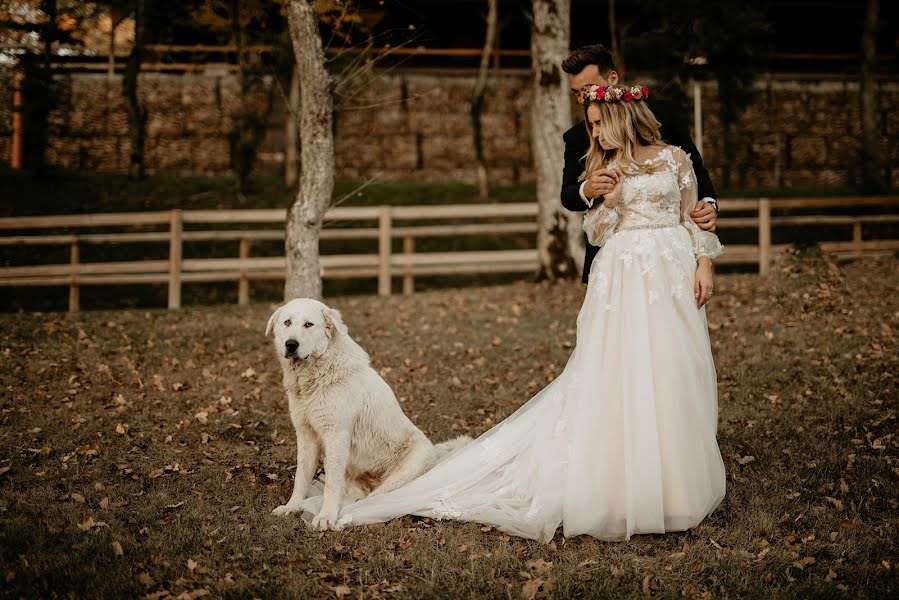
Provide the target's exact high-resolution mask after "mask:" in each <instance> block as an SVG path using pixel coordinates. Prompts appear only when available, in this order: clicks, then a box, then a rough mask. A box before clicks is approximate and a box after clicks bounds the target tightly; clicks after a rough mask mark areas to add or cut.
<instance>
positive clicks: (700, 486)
mask: <svg viewBox="0 0 899 600" xmlns="http://www.w3.org/2000/svg"><path fill="white" fill-rule="evenodd" d="M694 272H695V258H694V256H693V253H692V245H691V241H690V237H689V234H688V232H687V231H686V229H684V228H683V227H681V226H675V227H667V228H657V229H637V230H625V231H619V232H618V233H616V234H615V235H613V236H612V237H611V239H610V240H609V241H608V242H607V243H606V245H605V246H603V248H602V249H601V250H600V252H599V253H598V254H597V256H596V258H595V260H594V262H593V267H592V269H591V274H590V282H589V284H588V286H587V293H586V296H585V299H584V303H583V306H582V307H581V310H580V313H579V314H578V317H577V345H576V347H575V349H574V351H573V353H572V355H571V356H570V358H569V360H568V362H567V364H566V366H565V369H564V370H563V371H562V373H560V374H559V376H558V377H557V378H556V379H554V380H553V381H552V382H551V383H550V384H549V385H547V386H546V387H545V388H544V389H543V390H541V391H540V392H538V393H537V394H536V395H535V396H534V397H532V398H531V399H530V400H528V401H527V402H526V403H525V404H523V405H522V406H521V407H520V408H519V409H518V410H517V411H516V412H514V413H513V414H512V415H510V416H509V417H508V418H506V419H505V420H503V421H502V422H500V423H499V424H497V425H496V426H495V427H493V428H492V429H490V430H489V431H487V432H485V433H484V434H482V435H481V436H480V437H478V438H477V439H476V440H474V441H473V442H472V443H470V444H469V445H467V446H465V447H463V448H460V449H458V450H456V451H455V452H454V453H452V454H450V455H449V456H447V457H446V458H444V459H443V460H442V461H441V462H440V463H438V464H437V465H436V466H435V467H434V468H433V469H431V470H430V471H429V472H427V473H425V474H424V475H422V476H420V477H419V478H417V479H416V480H414V481H412V482H410V483H408V484H406V485H405V486H403V487H402V488H399V489H397V490H394V491H393V492H390V493H387V494H384V495H382V496H373V497H369V498H364V499H362V500H360V501H357V502H354V503H350V504H346V505H345V506H343V507H342V508H341V512H340V519H339V521H338V527H345V526H349V525H362V524H367V523H375V522H383V521H387V520H390V519H393V518H395V517H399V516H402V515H406V514H414V515H421V516H428V517H432V518H436V519H455V520H461V521H475V522H478V523H485V524H490V525H493V526H495V527H496V528H497V529H499V530H502V531H504V532H507V533H509V534H513V535H517V536H521V537H525V538H531V539H539V540H543V541H549V540H551V539H552V538H553V536H554V534H555V532H556V529H557V528H558V527H559V526H560V525H561V526H562V528H563V529H562V531H563V534H564V535H565V536H566V537H571V536H576V535H580V534H588V535H591V536H594V537H596V538H599V539H603V540H627V539H629V538H630V536H631V535H633V534H638V533H663V532H666V531H682V530H686V529H689V528H690V527H693V526H695V525H697V524H698V523H699V522H701V521H702V520H703V519H704V518H705V517H706V516H707V515H708V514H709V513H711V512H712V511H713V510H714V509H715V508H716V507H717V506H718V505H719V504H720V502H721V500H722V499H723V498H724V493H725V473H724V463H723V461H722V459H721V453H720V451H719V449H718V444H717V441H716V433H717V419H718V407H717V384H716V374H715V365H714V362H713V360H712V354H711V347H710V343H709V336H708V328H707V324H706V317H705V308H702V309H699V310H697V308H696V301H695V299H694V297H693V277H694ZM326 476H327V474H326ZM311 494H312V495H311V496H310V497H309V498H307V499H306V500H305V502H304V505H303V508H304V511H305V512H304V515H303V518H304V519H306V520H307V521H308V520H311V518H312V516H314V514H316V513H317V512H318V510H319V508H320V507H321V502H322V498H321V485H316V486H315V488H314V489H313V491H312V492H311Z"/></svg>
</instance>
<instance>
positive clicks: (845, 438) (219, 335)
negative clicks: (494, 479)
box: [0, 254, 899, 598]
mask: <svg viewBox="0 0 899 600" xmlns="http://www.w3.org/2000/svg"><path fill="white" fill-rule="evenodd" d="M583 293H584V288H583V286H581V285H580V284H577V283H558V284H554V285H548V284H546V285H544V284H541V285H532V284H522V283H519V284H513V285H506V286H495V287H477V288H469V289H466V290H452V291H433V292H427V293H422V294H417V295H415V296H412V297H402V296H395V297H391V298H386V299H385V298H379V297H374V296H370V297H351V296H344V297H340V298H332V299H330V300H329V303H331V304H332V305H334V306H336V307H337V308H339V309H341V310H342V312H343V314H344V317H345V320H346V321H347V323H348V325H349V328H350V333H351V334H352V335H353V336H354V337H355V338H356V339H357V340H358V341H359V342H360V343H361V345H362V346H363V347H364V348H366V349H367V350H368V351H369V353H370V354H371V356H372V358H373V363H374V365H375V367H376V368H377V369H378V370H379V371H380V372H381V373H382V374H383V376H384V377H385V379H386V380H387V381H388V382H389V383H390V384H391V386H392V387H393V388H394V391H395V392H396V394H397V396H398V397H399V399H400V401H401V403H402V407H403V409H404V411H405V412H406V414H407V415H408V416H409V417H410V418H411V419H412V420H413V421H414V422H415V423H416V424H417V425H418V426H419V427H421V428H422V429H423V430H424V431H425V432H426V433H427V434H428V435H429V436H430V437H431V438H432V439H433V440H435V441H441V440H444V439H446V438H449V437H451V436H454V435H457V434H459V433H462V432H467V433H469V434H472V435H477V434H479V433H481V432H483V431H485V430H487V429H488V428H489V427H490V426H491V425H492V424H494V423H496V422H498V421H499V420H501V419H503V418H504V417H505V416H507V415H509V414H510V413H511V412H512V411H514V410H515V408H517V407H518V406H520V405H521V404H522V403H523V402H524V401H526V400H527V399H528V398H530V397H531V396H532V395H533V394H534V393H535V392H536V391H537V390H539V389H540V388H542V387H543V386H544V385H546V383H547V382H548V381H549V380H551V378H553V377H554V376H556V375H557V374H558V373H559V372H560V371H561V369H562V368H563V366H564V364H565V362H566V360H567V358H568V356H569V354H570V353H571V345H572V344H573V343H574V341H575V329H574V328H575V318H576V315H577V312H578V310H579V308H580V305H581V302H582V299H583ZM271 308H272V307H271V305H269V304H268V303H256V304H254V305H252V306H250V307H248V308H245V309H240V308H238V307H236V306H231V305H228V306H218V307H191V308H189V309H186V310H182V311H178V312H167V311H163V310H134V311H92V312H85V313H81V314H74V315H69V314H65V313H45V314H23V315H0V343H2V347H0V352H2V355H3V359H2V361H0V383H2V386H3V390H4V394H3V395H2V397H0V419H2V420H0V423H2V427H0V448H2V455H0V569H2V571H0V575H2V577H0V591H2V594H3V595H4V596H9V597H55V596H67V597H68V596H71V597H115V598H121V597H136V596H143V595H146V596H147V597H150V598H167V597H176V596H178V597H185V598H197V597H201V596H202V595H204V594H207V593H208V594H209V595H210V597H222V598H250V597H254V596H255V597H261V598H266V597H291V598H308V597H316V598H343V597H347V598H374V597H397V598H460V597H468V598H481V597H512V598H515V597H554V598H575V597H637V596H645V595H652V596H655V595H657V596H662V597H670V598H674V597H697V598H709V597H730V598H772V597H791V598H806V597H815V598H886V597H895V595H896V593H897V590H899V581H897V571H896V566H897V565H896V563H897V560H899V552H897V545H896V544H897V540H899V527H897V520H896V515H897V511H899V505H897V497H899V438H897V436H896V433H897V423H896V413H897V408H899V407H897V404H899V399H897V392H896V390H897V375H899V361H897V357H896V352H895V349H896V335H897V331H899V262H897V261H896V260H895V259H884V260H879V261H876V260H866V261H860V262H857V263H851V264H848V265H845V266H843V267H841V266H838V265H836V264H834V263H832V262H831V261H829V260H828V259H827V258H826V257H821V256H816V255H810V256H805V257H797V256H794V255H792V254H790V255H785V256H784V257H781V259H780V262H779V264H778V266H777V268H776V269H774V272H773V273H772V275H770V276H768V277H766V278H759V277H758V276H756V275H739V274H730V275H721V276H719V281H718V284H717V286H716V295H715V297H714V301H713V304H712V306H711V307H710V310H709V321H710V329H711V337H712V342H713V347H714V355H715V360H716V366H717V370H718V377H719V385H720V388H719V403H720V415H719V417H720V418H719V444H720V447H721V450H722V454H723V456H724V461H725V466H726V469H727V473H728V479H727V485H728V489H727V496H726V498H725V500H724V502H723V504H722V505H721V506H720V508H719V509H718V510H716V511H715V512H714V513H713V514H712V515H711V516H710V517H709V518H707V519H706V520H705V521H704V522H703V523H702V524H701V525H700V526H699V527H697V528H695V529H693V530H690V531H688V532H675V533H670V534H667V535H638V536H634V537H633V538H632V539H631V540H630V541H629V542H627V543H608V542H600V541H597V540H594V539H591V538H589V537H583V536H582V537H577V538H572V539H565V538H563V537H561V535H560V534H557V536H556V538H555V539H554V541H553V542H552V543H551V544H548V545H546V544H541V543H539V542H534V541H528V540H522V539H518V538H515V537H510V536H506V535H504V534H502V533H500V532H497V531H495V530H491V529H489V528H482V527H480V526H479V525H477V524H471V523H458V522H433V521H429V520H413V519H412V518H410V517H405V518H401V519H397V520H394V521H392V522H390V523H387V524H386V525H380V526H370V527H364V528H354V529H348V530H344V531H341V532H327V533H324V534H320V533H313V532H311V531H309V530H307V529H306V527H305V525H304V524H303V523H302V521H300V520H299V519H296V518H293V519H282V518H277V517H273V516H271V515H270V514H269V513H270V511H271V509H272V508H274V507H275V506H277V505H279V504H281V503H282V502H284V501H285V500H286V499H287V497H288V496H289V494H290V490H291V485H292V476H293V466H294V458H295V447H294V444H295V442H294V438H293V430H292V427H291V424H290V421H289V419H288V415H287V406H286V401H285V398H284V396H283V394H282V391H281V383H280V371H279V369H278V366H277V362H276V360H275V359H274V356H273V350H272V348H271V346H270V340H267V339H265V338H264V337H263V334H262V331H263V329H264V326H265V323H266V320H267V318H268V316H269V314H270V311H271ZM182 594H187V595H186V596H184V595H182Z"/></svg>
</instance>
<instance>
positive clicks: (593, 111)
mask: <svg viewBox="0 0 899 600" xmlns="http://www.w3.org/2000/svg"><path fill="white" fill-rule="evenodd" d="M600 121H601V115H600V112H599V107H598V106H596V105H595V104H591V105H590V106H588V107H587V125H588V126H589V128H590V137H592V138H593V139H594V140H596V143H597V144H599V147H600V148H602V149H603V150H611V149H612V147H611V146H610V145H609V143H608V141H607V140H606V139H605V138H604V137H603V135H602V123H601V122H600Z"/></svg>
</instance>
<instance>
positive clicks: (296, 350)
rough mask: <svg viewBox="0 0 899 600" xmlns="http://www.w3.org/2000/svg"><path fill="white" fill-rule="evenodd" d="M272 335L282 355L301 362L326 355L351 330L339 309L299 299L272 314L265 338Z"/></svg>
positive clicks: (311, 300)
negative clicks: (334, 341) (339, 337)
mask: <svg viewBox="0 0 899 600" xmlns="http://www.w3.org/2000/svg"><path fill="white" fill-rule="evenodd" d="M272 332H274V334H275V350H276V351H277V352H278V355H279V356H283V357H284V358H286V359H288V360H295V361H298V360H308V359H315V358H319V357H320V356H322V355H323V354H324V353H325V352H327V351H328V346H329V345H330V344H331V342H332V341H333V340H334V339H335V338H336V337H337V336H339V335H346V333H347V328H346V325H344V324H343V319H342V318H341V317H340V312H339V311H338V310H336V309H333V308H329V307H328V306H326V305H324V304H322V303H321V302H319V301H318V300H314V299H312V298H297V299H295V300H291V301H290V302H288V303H287V304H285V305H284V306H281V307H280V308H278V309H276V310H275V312H274V313H272V316H271V317H270V318H269V320H268V325H266V327H265V335H269V334H271V333H272Z"/></svg>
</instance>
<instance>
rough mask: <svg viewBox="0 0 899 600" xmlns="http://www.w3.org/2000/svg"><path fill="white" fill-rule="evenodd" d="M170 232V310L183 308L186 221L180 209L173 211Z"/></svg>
mask: <svg viewBox="0 0 899 600" xmlns="http://www.w3.org/2000/svg"><path fill="white" fill-rule="evenodd" d="M170 223H171V225H170V231H169V235H170V237H169V308H181V234H182V233H183V231H184V219H183V216H182V215H181V210H180V209H177V208H176V209H175V210H173V211H172V217H171V221H170Z"/></svg>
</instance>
